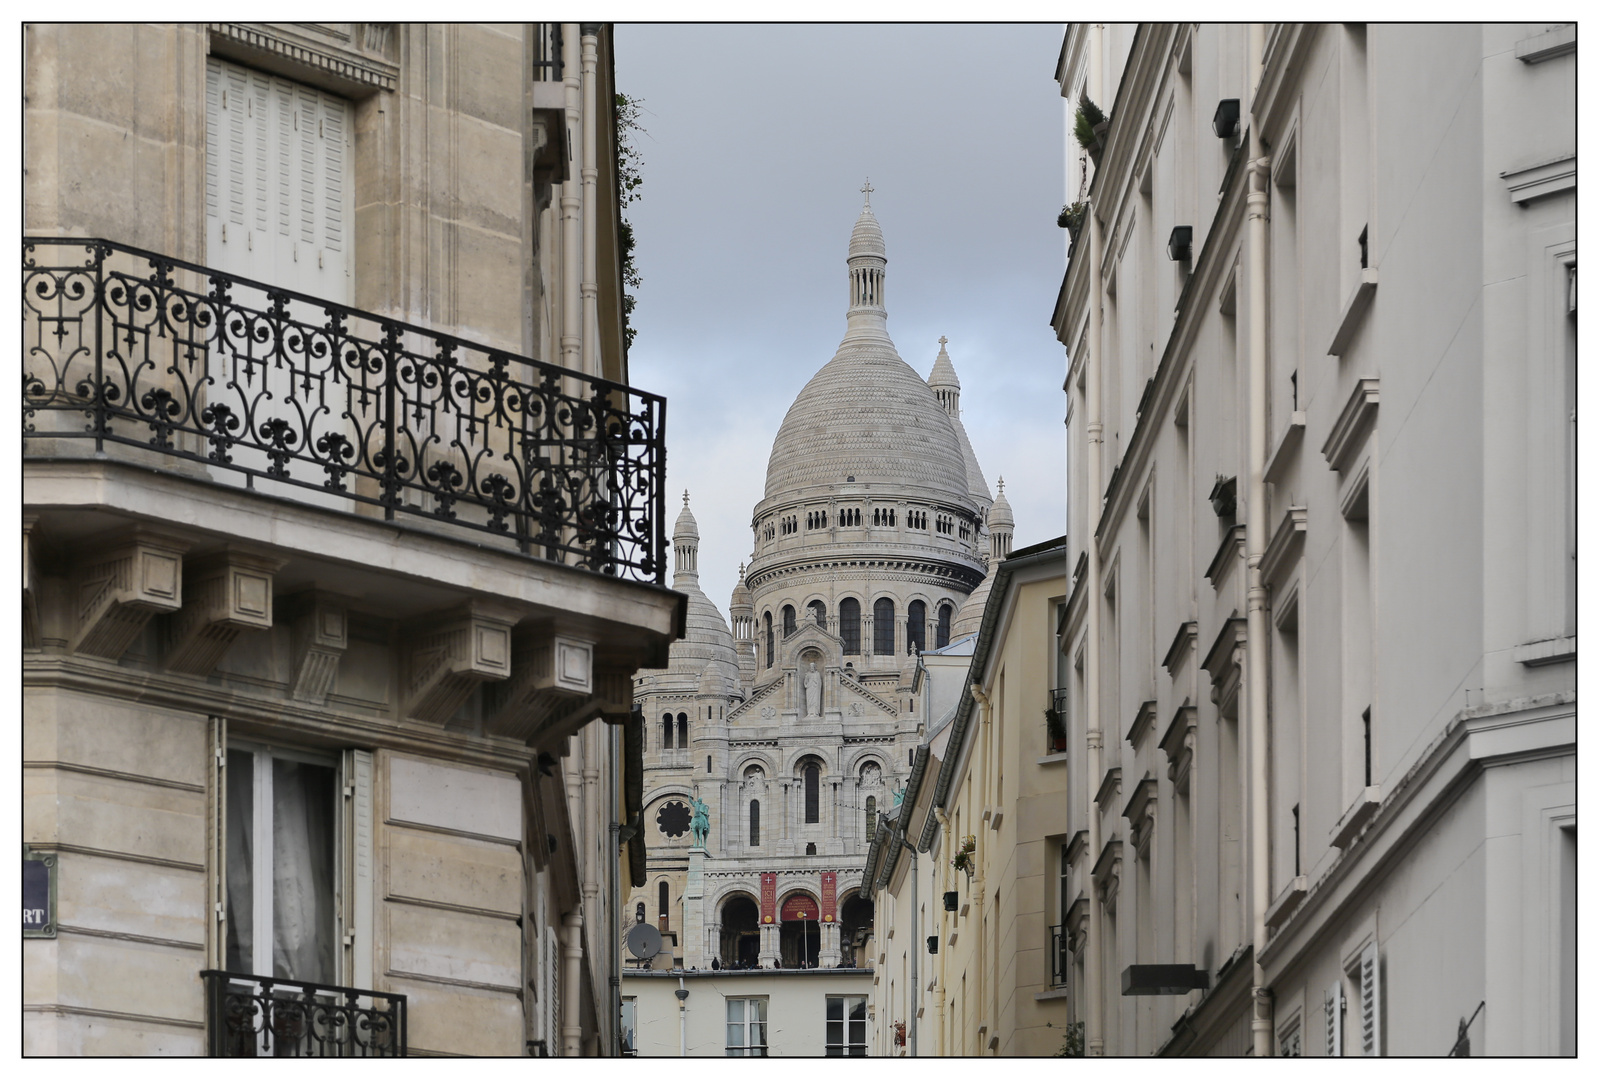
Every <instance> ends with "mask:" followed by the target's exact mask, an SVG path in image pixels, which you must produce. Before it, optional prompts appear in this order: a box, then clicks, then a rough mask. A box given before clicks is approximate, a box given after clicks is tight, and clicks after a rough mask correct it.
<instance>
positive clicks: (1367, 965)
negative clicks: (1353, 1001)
mask: <svg viewBox="0 0 1599 1080" xmlns="http://www.w3.org/2000/svg"><path fill="white" fill-rule="evenodd" d="M1379 975H1380V973H1379V971H1378V969H1377V943H1376V942H1375V941H1374V942H1372V943H1371V944H1370V945H1367V946H1366V947H1365V949H1363V950H1361V953H1360V1053H1361V1056H1362V1057H1381V1056H1382V981H1381V979H1380V977H1379Z"/></svg>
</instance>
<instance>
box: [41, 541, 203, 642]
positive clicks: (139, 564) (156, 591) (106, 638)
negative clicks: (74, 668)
mask: <svg viewBox="0 0 1599 1080" xmlns="http://www.w3.org/2000/svg"><path fill="white" fill-rule="evenodd" d="M187 550H188V545H187V544H185V543H183V542H182V541H180V540H175V539H173V538H171V537H167V536H162V535H159V534H156V533H151V532H146V531H144V530H142V529H141V530H135V532H134V533H133V535H132V537H131V538H130V539H127V540H124V541H122V542H121V543H118V544H114V545H113V546H110V547H107V548H102V549H101V550H99V551H98V552H96V553H94V554H92V555H90V556H89V557H88V558H86V559H84V560H83V562H82V564H81V565H82V569H81V570H80V571H79V572H78V574H77V595H78V612H77V615H78V617H77V626H76V628H75V629H74V631H73V634H72V638H71V640H70V641H69V642H68V643H67V649H68V651H70V652H75V653H83V654H84V655H87V656H98V657H102V658H104V659H106V660H120V659H121V658H122V654H123V653H125V652H127V651H128V646H129V645H132V644H133V642H134V640H135V639H136V638H138V636H139V634H140V633H141V632H142V631H143V630H144V625H145V623H147V622H149V621H150V616H152V615H154V614H156V613H157V612H168V611H177V610H179V609H180V608H181V607H182V606H183V553H184V552H185V551H187Z"/></svg>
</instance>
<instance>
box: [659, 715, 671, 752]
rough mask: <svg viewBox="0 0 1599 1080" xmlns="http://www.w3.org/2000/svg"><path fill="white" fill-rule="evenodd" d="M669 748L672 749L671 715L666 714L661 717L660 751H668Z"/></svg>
mask: <svg viewBox="0 0 1599 1080" xmlns="http://www.w3.org/2000/svg"><path fill="white" fill-rule="evenodd" d="M671 748H672V714H671V713H667V714H666V715H665V716H663V717H661V749H662V750H670V749H671Z"/></svg>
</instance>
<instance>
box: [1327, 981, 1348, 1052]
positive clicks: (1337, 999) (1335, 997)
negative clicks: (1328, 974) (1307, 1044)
mask: <svg viewBox="0 0 1599 1080" xmlns="http://www.w3.org/2000/svg"><path fill="white" fill-rule="evenodd" d="M1323 1008H1324V1015H1325V1017H1326V1028H1327V1056H1328V1057H1343V1056H1344V1031H1343V1028H1344V1025H1343V1015H1342V1014H1343V1011H1344V984H1343V981H1342V980H1339V981H1338V982H1335V983H1333V984H1332V985H1331V986H1329V987H1328V988H1327V997H1326V999H1325V1001H1324V1003H1323Z"/></svg>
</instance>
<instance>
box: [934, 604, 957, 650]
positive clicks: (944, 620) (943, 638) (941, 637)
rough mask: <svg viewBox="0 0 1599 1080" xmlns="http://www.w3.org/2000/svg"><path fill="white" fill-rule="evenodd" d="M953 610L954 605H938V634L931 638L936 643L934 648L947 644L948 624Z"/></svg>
mask: <svg viewBox="0 0 1599 1080" xmlns="http://www.w3.org/2000/svg"><path fill="white" fill-rule="evenodd" d="M954 612H955V609H954V607H953V606H951V605H949V604H940V605H938V636H937V637H936V638H934V639H933V640H935V641H937V642H938V644H937V645H935V646H934V648H936V649H942V648H943V647H944V646H945V645H948V644H949V624H950V619H951V617H952V616H953V615H954Z"/></svg>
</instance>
